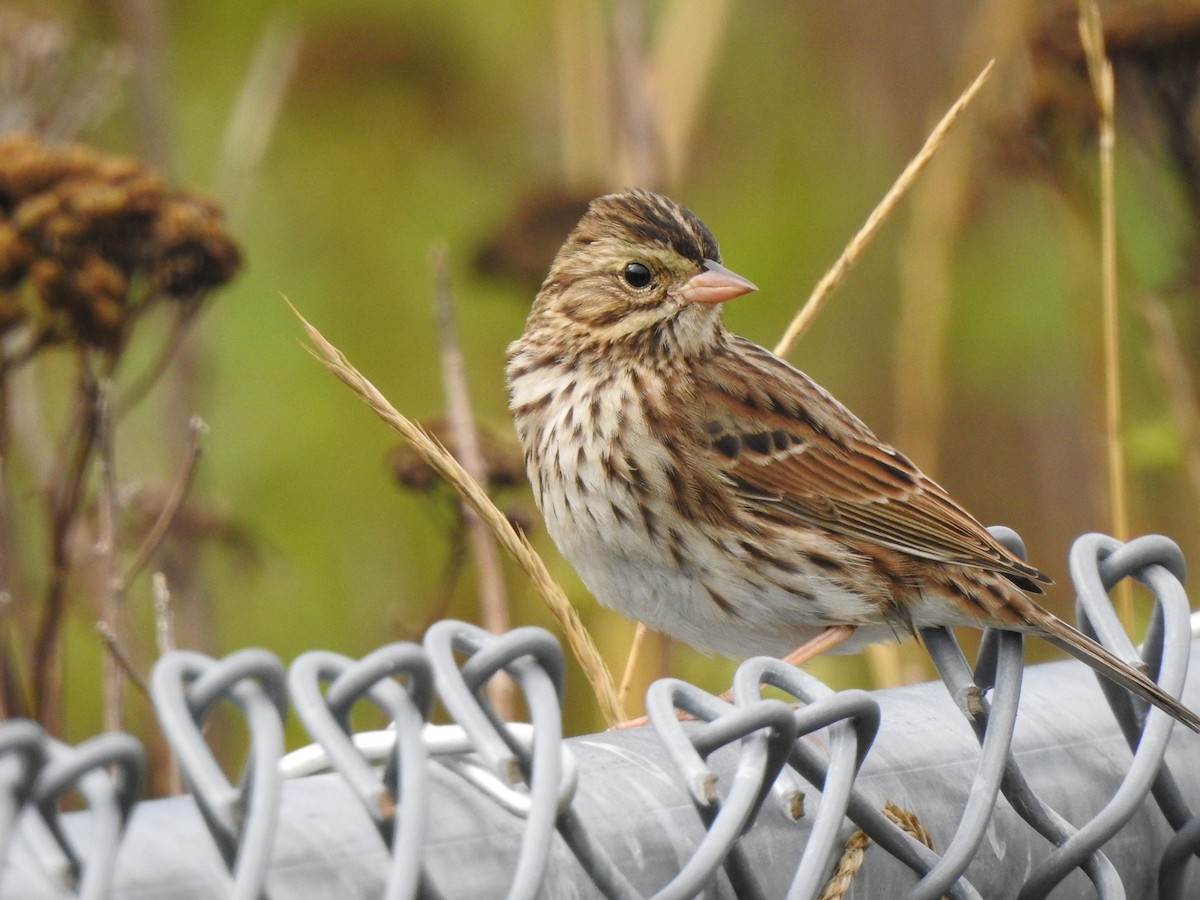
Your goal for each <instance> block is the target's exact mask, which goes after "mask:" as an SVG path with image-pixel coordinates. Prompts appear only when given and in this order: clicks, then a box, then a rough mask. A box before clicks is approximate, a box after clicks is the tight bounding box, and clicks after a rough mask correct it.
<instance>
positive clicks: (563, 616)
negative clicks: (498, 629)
mask: <svg viewBox="0 0 1200 900" xmlns="http://www.w3.org/2000/svg"><path fill="white" fill-rule="evenodd" d="M288 305H289V306H291V304H290V303H289V304H288ZM291 309H292V312H293V313H295V315H296V317H297V318H298V319H299V320H300V322H301V324H302V325H303V326H304V330H305V333H306V334H307V335H308V338H309V340H310V341H311V342H312V344H313V347H312V348H311V352H312V354H313V355H314V356H315V357H316V358H317V359H318V360H319V361H320V362H321V363H322V364H323V365H324V366H325V367H326V368H328V369H329V370H330V371H331V372H333V374H334V375H336V376H337V377H338V378H339V379H340V380H341V381H342V382H343V383H344V384H345V385H346V386H347V387H349V388H350V389H351V390H352V391H354V392H355V393H356V394H358V396H359V397H360V398H361V399H362V400H363V402H365V403H366V404H367V406H369V407H370V408H371V410H372V411H373V412H374V413H375V414H376V415H377V416H379V417H380V418H381V419H383V421H384V422H386V423H387V424H388V425H390V426H391V427H392V428H393V429H395V431H396V432H397V433H399V434H400V436H401V437H403V438H404V439H405V440H407V441H409V442H410V443H411V444H412V445H413V447H414V448H415V449H416V450H417V452H418V453H420V454H421V457H422V459H424V460H425V462H426V463H428V464H429V466H430V467H431V468H432V469H433V470H434V471H435V472H437V473H438V475H439V476H441V477H442V478H444V479H445V480H446V481H448V482H449V483H450V485H451V486H452V487H453V488H454V489H455V490H456V491H458V493H459V495H460V496H461V497H463V499H465V500H466V501H467V503H469V504H470V505H471V508H472V509H474V510H475V512H477V513H478V514H479V516H480V517H481V518H482V519H483V520H484V521H485V522H486V523H487V524H488V527H490V528H491V529H492V532H493V533H494V534H495V535H496V538H497V539H498V540H499V541H500V544H501V546H503V547H504V549H505V550H506V551H507V552H508V553H509V555H511V556H512V558H513V560H514V561H515V562H516V564H517V565H518V566H520V567H521V569H522V571H524V572H525V574H526V575H528V576H529V579H530V580H531V581H532V582H533V585H534V588H535V589H536V590H537V592H538V594H539V595H541V597H542V600H544V601H545V603H546V606H547V607H548V608H549V610H550V613H551V615H553V616H554V618H555V619H556V620H557V621H558V623H559V626H560V627H561V628H562V630H563V634H564V636H565V637H566V639H567V643H568V645H569V646H570V647H571V651H572V652H573V653H574V654H575V658H576V659H578V660H579V664H580V666H582V668H583V672H584V675H585V676H586V677H587V679H588V682H589V683H590V684H591V686H592V690H593V691H594V692H595V694H596V700H597V702H598V704H599V706H600V711H601V713H602V714H603V715H604V718H605V720H606V721H607V722H608V723H609V724H612V723H614V722H619V721H621V720H622V719H624V718H625V714H624V712H623V711H622V710H621V705H620V703H619V702H618V700H617V689H616V686H615V685H614V684H613V680H612V675H611V673H610V672H609V671H608V667H607V666H606V665H605V663H604V659H603V658H602V657H601V656H600V651H599V650H597V648H596V645H595V643H594V642H593V641H592V638H591V635H589V634H588V633H587V630H586V629H585V628H584V627H583V623H582V622H581V621H580V619H579V614H578V613H577V612H576V611H575V609H574V607H572V606H571V603H570V601H569V600H568V599H567V596H566V594H564V593H563V590H562V588H561V587H559V586H558V584H557V583H556V582H555V581H554V579H553V578H551V577H550V573H549V572H548V571H547V570H546V564H545V563H544V562H542V559H541V557H540V556H538V555H537V553H536V552H535V551H534V549H533V547H532V546H530V544H529V541H528V540H527V539H526V538H525V536H524V535H522V534H520V533H519V532H518V531H517V530H516V529H515V528H513V526H512V523H511V522H509V521H508V518H507V517H506V516H505V515H504V513H502V512H501V511H500V510H498V509H497V508H496V506H495V504H494V503H492V501H491V498H489V497H488V495H487V492H486V491H484V489H483V488H482V487H481V486H480V484H479V483H478V482H476V481H474V480H473V479H472V478H471V477H470V476H469V475H467V473H466V472H465V471H464V470H463V468H462V466H461V465H460V464H459V462H458V460H456V459H455V458H454V457H453V456H452V455H451V454H450V453H449V452H447V450H446V448H445V447H442V446H441V445H440V444H439V443H437V441H435V440H434V439H433V438H431V437H430V436H429V434H428V433H427V432H426V431H425V430H424V429H423V428H421V427H420V426H419V425H417V424H416V423H415V422H413V421H412V420H410V419H408V418H406V417H405V416H403V415H401V414H400V413H399V412H397V411H396V409H395V407H393V406H392V405H391V404H390V403H389V402H388V400H387V398H386V397H384V396H383V394H381V393H380V392H379V390H378V389H377V388H376V387H375V385H373V384H371V382H370V381H368V380H367V379H366V378H364V377H363V375H362V373H360V372H359V371H358V370H357V369H356V368H354V366H353V365H352V364H351V363H350V361H349V360H347V359H346V357H345V356H344V355H343V354H342V352H341V351H340V350H338V349H337V347H335V346H333V344H331V343H329V341H327V340H326V339H325V337H324V336H323V335H322V334H321V332H319V331H318V330H317V329H316V328H314V327H313V326H312V325H310V324H309V323H308V321H307V320H306V319H305V318H304V317H303V316H301V315H300V313H299V312H298V311H297V310H296V308H295V307H291Z"/></svg>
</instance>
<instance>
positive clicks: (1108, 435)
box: [1079, 0, 1133, 628]
mask: <svg viewBox="0 0 1200 900" xmlns="http://www.w3.org/2000/svg"><path fill="white" fill-rule="evenodd" d="M1079 37H1080V40H1081V41H1082V43H1083V50H1084V54H1085V56H1086V57H1087V67H1088V78H1089V79H1090V80H1091V83H1092V92H1093V93H1094V94H1095V97H1096V106H1097V108H1098V110H1099V113H1100V266H1101V288H1102V292H1103V306H1102V316H1101V320H1102V322H1103V328H1104V444H1105V450H1106V453H1107V459H1108V496H1109V504H1110V515H1111V520H1112V521H1111V528H1112V533H1113V535H1114V536H1115V537H1116V538H1117V539H1118V540H1126V539H1127V538H1128V537H1129V504H1128V501H1127V499H1126V494H1125V445H1124V442H1123V440H1122V436H1121V363H1120V334H1119V331H1118V325H1117V204H1116V188H1115V184H1114V182H1115V178H1114V148H1115V145H1116V123H1115V117H1114V97H1113V70H1112V63H1111V62H1109V60H1108V58H1107V56H1105V51H1104V27H1103V24H1102V23H1101V21H1100V7H1099V6H1097V4H1096V2H1095V0H1080V3H1079ZM1116 607H1117V613H1118V614H1119V615H1120V617H1121V622H1122V623H1123V624H1124V625H1125V627H1126V628H1130V627H1132V625H1133V586H1132V583H1131V582H1130V581H1129V579H1122V580H1121V582H1120V584H1119V585H1118V586H1117V589H1116Z"/></svg>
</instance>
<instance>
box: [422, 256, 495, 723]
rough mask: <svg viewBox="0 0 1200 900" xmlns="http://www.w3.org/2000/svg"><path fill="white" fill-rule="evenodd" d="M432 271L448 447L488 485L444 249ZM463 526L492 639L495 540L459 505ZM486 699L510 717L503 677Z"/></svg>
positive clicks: (467, 469) (474, 476) (466, 468)
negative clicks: (448, 425) (461, 510)
mask: <svg viewBox="0 0 1200 900" xmlns="http://www.w3.org/2000/svg"><path fill="white" fill-rule="evenodd" d="M429 265H430V268H431V269H433V280H434V303H435V304H436V306H437V323H438V337H439V339H440V347H439V349H440V353H441V358H442V386H443V388H444V390H445V392H446V417H447V419H449V423H450V433H451V435H452V436H453V438H452V440H453V446H454V447H455V448H456V449H457V450H458V456H459V460H460V461H461V462H462V466H463V470H464V471H465V472H466V473H467V474H468V475H469V476H470V477H471V478H472V479H473V480H474V481H475V482H476V483H477V484H481V485H486V484H487V465H486V464H485V463H484V460H483V453H482V452H481V451H480V448H479V432H478V431H477V429H476V428H475V417H474V415H473V414H472V413H471V398H470V394H469V393H468V390H467V373H466V361H465V360H464V359H463V354H462V348H461V347H460V346H459V343H458V330H457V329H456V328H455V323H454V292H453V290H452V289H451V286H450V263H449V259H448V251H447V250H446V247H445V245H444V244H437V245H435V246H434V247H433V248H432V249H431V250H430V253H429ZM460 502H461V503H462V507H463V524H464V526H465V527H466V530H467V540H468V541H469V543H470V547H471V558H472V561H473V562H474V563H475V575H476V580H477V582H478V590H479V617H480V621H481V623H482V624H483V627H484V628H486V629H487V630H488V631H490V632H491V633H492V634H503V633H504V632H506V631H508V629H509V621H510V617H509V610H508V591H507V590H505V587H504V572H503V570H502V569H501V568H500V555H499V554H498V553H497V552H496V540H495V538H494V537H493V536H492V533H491V531H490V530H489V529H488V527H487V525H486V524H484V522H483V520H482V519H481V518H480V517H479V516H478V515H476V514H475V511H474V510H473V509H471V508H470V506H468V505H467V503H466V501H463V500H461V499H460ZM487 696H488V700H489V701H490V702H491V704H492V706H493V707H495V710H496V713H497V714H498V715H499V716H500V718H502V719H505V720H508V719H511V718H512V716H513V683H512V680H511V679H510V678H509V677H508V676H507V675H505V674H504V673H502V672H501V673H499V674H498V675H497V677H495V678H493V679H491V680H490V681H489V682H488V685H487Z"/></svg>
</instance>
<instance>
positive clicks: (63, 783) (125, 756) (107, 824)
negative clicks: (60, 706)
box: [30, 733, 146, 898]
mask: <svg viewBox="0 0 1200 900" xmlns="http://www.w3.org/2000/svg"><path fill="white" fill-rule="evenodd" d="M45 747H46V749H47V750H48V755H47V758H46V760H45V764H44V765H43V766H42V767H41V768H40V770H39V771H38V773H37V778H36V780H35V782H34V784H33V791H32V794H31V797H30V801H31V806H32V808H33V809H34V810H36V812H37V815H38V817H39V819H40V820H41V823H42V824H43V825H44V829H45V830H44V831H42V832H39V834H44V835H48V836H49V837H50V838H51V839H52V840H53V842H54V844H55V847H54V851H53V852H52V853H45V850H46V849H47V848H46V846H45V844H44V843H41V844H40V846H41V848H42V850H43V856H44V858H48V859H51V860H55V861H57V865H55V864H54V863H51V865H50V867H49V868H50V871H52V872H53V871H54V870H55V869H57V874H58V877H59V879H60V881H61V883H62V884H64V885H65V886H67V887H68V888H69V889H71V890H74V891H76V893H77V896H79V897H81V898H103V897H106V896H108V893H109V889H110V887H111V884H112V879H113V869H114V865H115V862H116V853H117V847H118V846H119V844H120V839H121V832H122V830H123V829H124V827H125V822H126V820H127V819H128V817H129V811H130V810H131V809H132V808H133V804H134V802H135V801H136V800H137V799H138V798H139V797H140V796H141V795H142V791H143V790H144V788H145V785H146V754H145V751H144V750H143V749H142V745H141V744H140V743H139V742H138V741H137V739H136V738H133V737H131V736H130V735H127V734H120V733H112V734H102V735H98V736H96V737H94V738H91V739H89V740H87V741H84V742H83V743H82V744H79V745H78V746H75V747H71V746H69V745H67V744H63V743H61V742H59V741H55V740H49V739H48V740H47V741H46V742H45ZM110 767H111V769H112V772H111V773H110V772H109V771H108V769H109V768H110ZM73 790H78V791H79V793H80V794H81V795H82V796H83V798H84V799H85V800H86V801H87V806H88V810H89V812H90V814H91V816H92V824H93V827H92V833H91V841H90V847H88V848H87V850H86V851H85V850H82V849H81V848H79V847H78V846H76V844H75V842H74V841H72V840H71V838H70V837H69V836H68V835H67V832H66V830H65V829H64V828H63V826H62V819H61V816H60V814H59V809H58V804H59V802H60V801H61V800H62V798H63V796H64V795H65V794H67V793H68V792H70V791H73ZM35 846H37V845H35Z"/></svg>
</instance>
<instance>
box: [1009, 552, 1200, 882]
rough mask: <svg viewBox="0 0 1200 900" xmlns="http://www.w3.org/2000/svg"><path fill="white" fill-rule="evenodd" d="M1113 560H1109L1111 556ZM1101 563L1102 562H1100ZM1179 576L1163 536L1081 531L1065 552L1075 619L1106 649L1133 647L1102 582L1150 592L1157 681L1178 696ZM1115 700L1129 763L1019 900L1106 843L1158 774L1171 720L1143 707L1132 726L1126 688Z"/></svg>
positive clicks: (1182, 644) (1181, 655)
mask: <svg viewBox="0 0 1200 900" xmlns="http://www.w3.org/2000/svg"><path fill="white" fill-rule="evenodd" d="M1114 557H1115V558H1114ZM1105 563H1108V565H1107V567H1105ZM1182 573H1183V566H1182V557H1181V555H1180V554H1179V552H1178V548H1177V547H1175V545H1174V544H1173V543H1172V542H1170V541H1168V540H1167V539H1165V538H1160V537H1157V536H1153V537H1150V538H1139V539H1137V540H1135V541H1131V542H1130V543H1129V544H1125V545H1122V544H1121V543H1120V542H1119V541H1116V540H1115V539H1113V538H1105V537H1104V536H1103V535H1087V536H1085V537H1084V538H1081V539H1080V540H1079V541H1077V542H1076V544H1075V546H1074V547H1073V548H1072V552H1071V577H1072V579H1073V580H1074V582H1075V585H1076V589H1077V590H1078V591H1079V598H1080V600H1079V607H1080V622H1081V624H1082V625H1083V626H1084V627H1085V629H1087V630H1088V631H1091V632H1092V633H1094V634H1096V635H1098V636H1099V639H1100V640H1102V641H1103V642H1105V643H1106V644H1107V645H1108V646H1109V649H1112V650H1114V652H1115V648H1116V647H1118V646H1119V647H1122V648H1127V649H1128V650H1129V651H1130V652H1132V651H1133V647H1132V643H1131V642H1130V641H1129V638H1128V637H1127V636H1126V635H1125V633H1124V630H1123V629H1122V628H1121V627H1120V623H1119V621H1118V620H1117V617H1116V614H1115V611H1114V610H1113V608H1112V605H1111V603H1109V602H1108V599H1107V593H1106V590H1105V589H1106V587H1108V586H1111V585H1112V584H1115V582H1116V581H1117V580H1119V579H1120V578H1122V577H1126V576H1133V577H1135V578H1137V579H1138V580H1139V581H1142V582H1143V583H1145V584H1146V585H1147V586H1148V587H1150V589H1151V590H1152V591H1153V592H1154V595H1155V600H1156V605H1157V609H1158V611H1159V614H1160V617H1161V619H1160V621H1161V623H1162V627H1161V629H1160V631H1161V663H1160V666H1159V671H1158V673H1157V674H1158V680H1159V683H1160V684H1161V685H1162V687H1163V688H1164V689H1165V690H1167V691H1168V692H1169V693H1172V694H1175V695H1178V694H1179V692H1180V690H1181V689H1182V687H1183V681H1184V678H1185V677H1186V675H1187V664H1188V651H1189V648H1190V644H1191V616H1190V609H1189V605H1188V600H1187V595H1186V594H1184V592H1183V586H1182V584H1181V583H1180V580H1179V576H1180V575H1181V574H1182ZM1104 681H1105V680H1104V679H1101V682H1102V683H1101V687H1102V688H1104V689H1105V693H1106V694H1108V695H1109V698H1110V702H1112V701H1118V696H1117V691H1116V690H1115V688H1113V687H1112V686H1109V685H1107V684H1105V683H1104ZM1120 695H1121V696H1120V702H1114V703H1113V705H1114V710H1115V711H1116V712H1117V714H1118V718H1119V719H1122V718H1124V719H1126V721H1127V724H1129V725H1135V724H1140V728H1139V729H1138V732H1137V734H1136V736H1133V735H1131V734H1130V732H1128V731H1127V732H1126V733H1127V736H1129V737H1133V740H1131V741H1130V743H1131V746H1132V747H1133V749H1134V754H1133V762H1132V764H1131V765H1130V767H1129V769H1128V770H1127V771H1126V773H1125V777H1124V778H1123V779H1122V782H1121V784H1120V786H1119V787H1118V789H1117V791H1116V793H1114V794H1113V796H1112V798H1111V799H1110V800H1109V802H1108V803H1107V804H1106V805H1105V806H1104V808H1103V809H1101V811H1100V812H1099V813H1097V814H1096V815H1094V816H1093V817H1092V818H1091V819H1090V821H1088V823H1087V824H1086V825H1084V826H1082V827H1081V828H1080V829H1079V830H1078V831H1077V832H1076V833H1075V834H1074V835H1073V836H1072V837H1071V838H1070V839H1069V840H1067V841H1066V842H1064V843H1063V844H1062V845H1061V846H1059V847H1058V848H1057V849H1056V850H1055V851H1054V852H1052V853H1051V854H1050V856H1048V857H1047V858H1046V859H1045V860H1043V861H1042V863H1041V864H1040V865H1038V866H1037V867H1036V868H1035V869H1034V871H1033V872H1032V874H1031V875H1030V877H1029V879H1028V880H1027V881H1026V884H1025V887H1024V889H1023V891H1022V894H1021V897H1022V900H1037V898H1041V897H1045V896H1047V895H1048V894H1049V893H1050V891H1051V890H1053V888H1054V887H1055V886H1056V885H1057V884H1058V883H1059V882H1061V881H1062V880H1063V879H1064V878H1066V877H1067V875H1069V874H1070V872H1071V871H1072V870H1073V869H1074V868H1076V867H1077V866H1078V865H1079V863H1080V861H1081V859H1082V858H1083V856H1085V855H1086V854H1088V853H1090V852H1092V851H1093V850H1094V849H1095V848H1097V847H1099V846H1101V845H1102V844H1104V843H1105V842H1107V841H1108V840H1109V838H1111V837H1112V836H1113V835H1114V834H1116V832H1117V831H1118V830H1120V828H1121V827H1122V826H1123V825H1124V824H1125V823H1126V822H1128V821H1129V820H1130V819H1131V818H1132V817H1133V816H1134V814H1135V813H1136V812H1137V811H1138V809H1139V808H1140V807H1141V804H1142V801H1143V798H1144V797H1145V796H1146V795H1147V794H1148V793H1149V792H1150V789H1151V786H1152V784H1153V783H1154V782H1155V780H1156V779H1158V778H1160V776H1161V773H1162V772H1163V757H1164V756H1165V755H1166V751H1167V743H1168V741H1169V740H1170V737H1171V733H1172V730H1173V729H1174V725H1175V722H1174V720H1173V719H1172V718H1171V717H1170V716H1168V715H1167V714H1166V713H1165V712H1162V711H1161V710H1158V709H1150V710H1149V711H1148V712H1147V713H1145V714H1144V715H1145V717H1144V719H1142V718H1141V716H1139V717H1138V718H1139V719H1140V720H1141V721H1140V723H1134V722H1132V721H1129V720H1128V716H1122V714H1121V710H1122V708H1126V709H1127V708H1128V706H1127V705H1126V703H1125V697H1126V696H1127V692H1125V691H1120Z"/></svg>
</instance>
